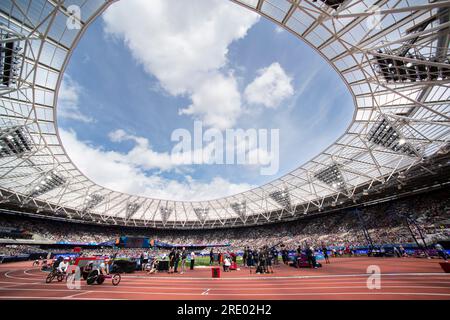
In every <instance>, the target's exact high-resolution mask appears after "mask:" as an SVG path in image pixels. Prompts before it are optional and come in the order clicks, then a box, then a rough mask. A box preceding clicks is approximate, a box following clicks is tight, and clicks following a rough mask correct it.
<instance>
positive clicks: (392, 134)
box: [367, 115, 420, 157]
mask: <svg viewBox="0 0 450 320" xmlns="http://www.w3.org/2000/svg"><path fill="white" fill-rule="evenodd" d="M367 140H369V141H370V142H372V143H374V144H377V145H379V146H382V147H385V148H387V149H390V150H392V151H395V152H398V153H403V154H407V155H409V156H413V157H414V156H420V149H415V148H414V147H413V146H412V145H411V144H410V143H408V142H407V140H406V139H405V138H404V137H402V136H401V134H400V132H399V130H398V129H397V128H395V126H394V124H393V123H392V122H391V121H389V120H388V119H387V117H385V116H384V115H382V116H381V117H380V118H379V119H378V120H377V122H376V123H375V124H374V125H373V127H372V128H371V129H370V131H369V134H368V135H367Z"/></svg>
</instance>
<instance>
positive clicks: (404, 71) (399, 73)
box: [375, 50, 450, 82]
mask: <svg viewBox="0 0 450 320" xmlns="http://www.w3.org/2000/svg"><path fill="white" fill-rule="evenodd" d="M378 53H379V54H383V52H382V51H381V50H378ZM386 54H388V55H389V56H392V57H391V58H388V57H386V56H385V55H384V54H383V56H382V55H375V59H376V63H375V66H376V69H377V70H378V73H379V74H380V75H382V76H383V78H384V80H386V82H405V81H409V82H416V81H436V80H443V79H449V78H450V62H449V60H448V59H445V60H442V61H440V60H439V59H437V58H431V59H426V58H425V57H422V56H419V55H412V54H408V55H407V56H406V58H408V59H411V60H415V62H412V61H405V60H404V59H402V56H399V55H397V54H396V53H394V52H387V53H386ZM427 62H432V63H439V64H446V65H448V67H447V66H438V65H436V64H428V63H427Z"/></svg>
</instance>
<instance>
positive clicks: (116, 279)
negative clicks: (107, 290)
mask: <svg viewBox="0 0 450 320" xmlns="http://www.w3.org/2000/svg"><path fill="white" fill-rule="evenodd" d="M121 279H122V277H121V276H120V274H118V273H116V274H115V275H113V277H112V284H113V286H117V285H118V284H119V283H120V280H121Z"/></svg>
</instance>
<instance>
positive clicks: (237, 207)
mask: <svg viewBox="0 0 450 320" xmlns="http://www.w3.org/2000/svg"><path fill="white" fill-rule="evenodd" d="M230 207H231V209H233V211H234V212H236V214H237V215H238V216H239V217H240V218H241V219H242V221H244V222H245V221H246V220H247V201H245V200H244V201H242V202H235V203H232V204H231V205H230Z"/></svg>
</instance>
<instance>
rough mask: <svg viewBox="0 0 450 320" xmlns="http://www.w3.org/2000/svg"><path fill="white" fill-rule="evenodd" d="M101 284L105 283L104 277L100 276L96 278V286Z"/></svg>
mask: <svg viewBox="0 0 450 320" xmlns="http://www.w3.org/2000/svg"><path fill="white" fill-rule="evenodd" d="M103 282H105V277H104V276H102V275H100V276H98V277H97V284H102V283H103Z"/></svg>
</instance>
